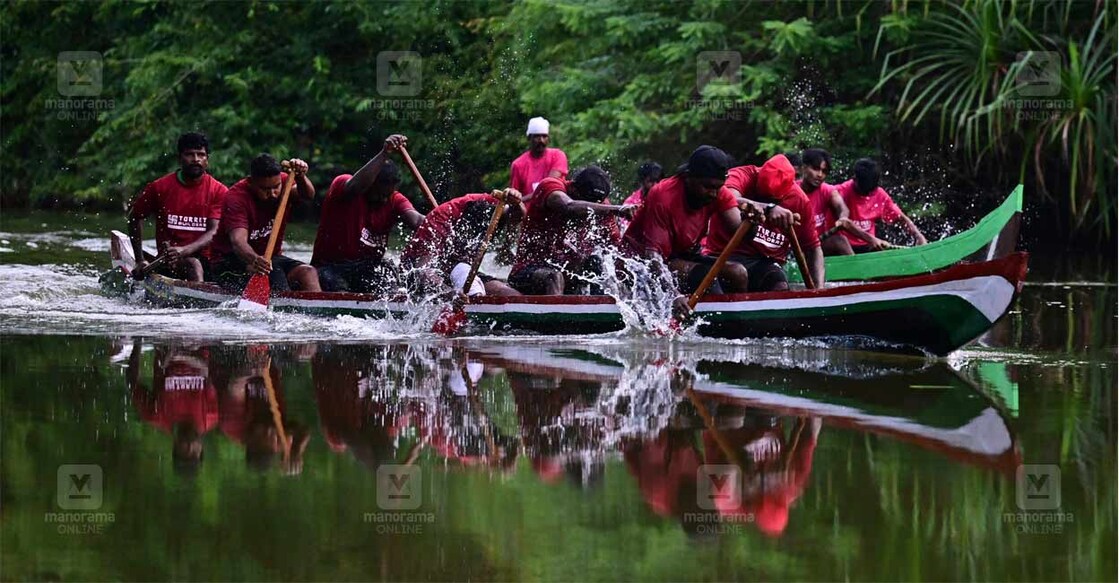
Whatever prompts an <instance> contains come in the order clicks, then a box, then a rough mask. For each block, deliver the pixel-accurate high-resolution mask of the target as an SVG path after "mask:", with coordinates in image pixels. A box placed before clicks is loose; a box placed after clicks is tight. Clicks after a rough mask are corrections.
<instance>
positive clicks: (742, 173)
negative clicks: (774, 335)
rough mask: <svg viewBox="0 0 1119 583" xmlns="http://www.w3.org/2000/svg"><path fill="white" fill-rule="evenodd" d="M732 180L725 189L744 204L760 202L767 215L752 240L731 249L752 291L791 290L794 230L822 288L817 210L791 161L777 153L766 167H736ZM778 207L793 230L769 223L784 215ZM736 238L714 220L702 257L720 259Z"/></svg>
mask: <svg viewBox="0 0 1119 583" xmlns="http://www.w3.org/2000/svg"><path fill="white" fill-rule="evenodd" d="M730 176H731V177H730V178H729V179H728V180H727V183H726V185H725V188H726V189H727V190H729V191H731V192H733V193H734V195H735V196H736V197H737V198H738V202H739V204H761V205H762V206H763V209H762V213H763V214H764V215H765V216H766V217H767V220H766V221H764V222H762V223H759V224H758V225H756V231H755V234H754V237H753V239H751V240H750V241H743V242H742V243H740V244H739V245H738V248H736V249H734V250H732V251H731V260H732V261H736V262H738V263H741V264H742V265H743V266H744V267H746V271H747V272H748V273H749V284H748V290H749V291H752V292H753V291H758V292H763V291H780V290H787V289H789V282H788V280H787V279H786V277H785V269H784V267H783V266H784V264H785V260H786V258H787V257H788V255H789V248H790V246H791V243H790V240H789V237H788V235H787V233H788V232H789V229H790V228H791V229H793V230H795V232H796V235H797V239H798V241H799V242H800V245H801V248H802V249H803V250H804V255H805V258H806V259H807V260H808V265H807V269H808V270H809V271H810V272H811V273H812V279H813V280H815V281H816V282H817V285H822V284H823V281H824V254H823V252H821V251H820V239H819V237H818V236H817V234H816V225H815V224H814V222H813V221H812V220H811V219H810V217H811V216H812V206H811V204H810V203H809V202H808V197H807V196H805V194H804V192H802V191H801V189H800V187H799V186H797V185H796V182H795V180H796V171H795V170H794V169H793V165H792V164H791V163H789V159H788V158H787V157H786V156H785V155H783V154H778V155H776V156H774V157H772V158H770V159H769V160H767V161H766V162H765V164H763V165H762V167H761V168H758V167H756V166H739V167H737V168H732V169H731V170H730ZM778 209H781V210H782V211H791V213H792V215H793V226H791V227H788V228H780V227H778V226H776V221H774V220H769V218H770V217H773V216H775V214H777V213H778V212H779V211H778ZM802 217H803V220H802V219H801V218H802ZM732 235H733V233H732V232H728V231H727V230H726V227H725V226H724V225H723V224H721V223H719V222H717V221H712V222H711V232H710V234H709V235H708V236H707V239H706V240H705V241H704V245H703V253H704V254H705V255H708V256H710V257H717V256H718V255H719V254H720V253H722V252H723V249H724V248H725V247H726V245H727V243H728V242H729V241H730V238H731V236H732Z"/></svg>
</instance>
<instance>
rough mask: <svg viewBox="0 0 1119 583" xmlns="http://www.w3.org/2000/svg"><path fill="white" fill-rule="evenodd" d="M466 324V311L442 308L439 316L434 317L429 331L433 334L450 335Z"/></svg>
mask: <svg viewBox="0 0 1119 583" xmlns="http://www.w3.org/2000/svg"><path fill="white" fill-rule="evenodd" d="M465 325H466V312H465V311H463V310H453V309H451V308H444V309H443V311H442V313H440V314H439V317H438V318H436V319H435V324H433V325H432V326H431V331H432V333H434V334H440V335H442V336H451V335H453V334H454V333H456V332H458V331H459V329H460V328H462V327H463V326H465Z"/></svg>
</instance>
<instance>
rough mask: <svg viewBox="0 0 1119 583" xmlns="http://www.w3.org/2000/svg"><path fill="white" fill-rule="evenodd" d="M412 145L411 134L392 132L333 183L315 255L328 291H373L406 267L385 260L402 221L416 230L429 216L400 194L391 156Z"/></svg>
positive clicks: (392, 282) (393, 283)
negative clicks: (356, 167)
mask: <svg viewBox="0 0 1119 583" xmlns="http://www.w3.org/2000/svg"><path fill="white" fill-rule="evenodd" d="M407 145H408V138H406V137H404V136H402V135H399V134H394V135H391V136H389V137H388V138H386V139H385V145H384V147H383V148H382V149H381V151H380V152H378V153H377V155H376V156H374V157H373V158H372V159H370V160H369V161H368V162H366V164H365V165H364V166H362V167H361V169H360V170H358V171H357V173H356V174H354V175H352V176H351V175H349V174H342V175H340V176H338V177H336V178H335V179H334V181H333V182H331V184H330V190H328V191H327V193H326V199H325V200H323V204H322V215H321V217H320V218H319V230H318V234H317V235H315V251H314V253H313V254H312V255H311V265H313V266H314V267H315V268H316V269H318V271H319V282H320V283H321V284H322V288H323V290H325V291H353V292H365V293H373V292H384V291H387V290H388V289H392V288H394V287H396V281H397V280H398V279H399V275H400V273H399V272H400V270H399V269H398V268H397V266H396V265H395V264H394V263H393V262H392V261H390V260H386V259H385V247H386V246H387V245H388V240H389V234H390V233H391V232H392V229H393V227H395V226H396V224H397V223H401V224H403V225H404V227H405V228H407V229H408V230H409V231H415V230H416V227H418V226H420V222H422V221H423V219H424V216H423V215H421V214H420V213H418V212H416V209H415V208H413V207H412V203H411V202H409V201H408V198H407V197H405V196H404V195H403V194H401V193H399V192H397V190H396V188H397V187H398V186H399V185H400V171H399V170H397V167H396V165H395V164H393V163H392V161H391V160H389V159H388V155H389V154H391V153H393V152H397V151H399V149H400V148H401V147H402V146H407Z"/></svg>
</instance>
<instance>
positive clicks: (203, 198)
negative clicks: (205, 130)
mask: <svg viewBox="0 0 1119 583" xmlns="http://www.w3.org/2000/svg"><path fill="white" fill-rule="evenodd" d="M178 150H179V170H178V171H176V172H172V173H171V174H168V175H166V176H164V177H162V178H160V179H158V180H156V181H154V182H151V183H149V184H148V185H147V186H145V187H144V190H143V191H142V192H140V196H138V197H136V200H134V201H132V206H131V208H130V209H129V211H128V236H129V238H130V239H131V240H132V251H133V253H135V255H136V259H137V262H136V270H135V271H133V275H134V276H136V277H138V278H142V277H143V276H144V275H145V274H146V272H147V269H146V268H147V266H148V261H147V259H145V257H144V252H143V242H144V233H143V225H144V219H145V218H147V217H150V216H155V221H156V223H155V243H156V248H157V249H158V253H159V254H160V255H166V256H167V262H166V263H165V264H164V266H163V267H161V268H160V269H159V272H160V273H163V274H165V275H169V276H171V277H178V278H181V279H186V280H188V281H202V280H203V279H205V278H206V277H207V276H208V275H209V268H210V241H212V240H213V238H214V234H215V233H217V231H218V221H219V220H220V219H221V208H222V200H223V198H224V197H225V193H226V191H227V190H229V189H228V188H226V187H225V185H224V184H222V183H221V182H218V180H217V179H215V178H214V177H213V176H211V175H210V174H209V173H208V172H207V170H208V169H209V167H210V142H209V140H207V139H206V136H205V135H203V134H199V133H195V132H188V133H185V134H183V135H181V136H179V143H178Z"/></svg>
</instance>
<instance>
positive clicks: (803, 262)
mask: <svg viewBox="0 0 1119 583" xmlns="http://www.w3.org/2000/svg"><path fill="white" fill-rule="evenodd" d="M789 241H791V242H792V244H793V253H794V254H795V255H796V259H797V268H799V269H800V277H801V279H803V280H804V286H805V287H807V288H808V289H816V282H815V281H814V280H813V279H812V272H811V271H809V269H808V260H807V259H806V258H805V257H804V249H803V248H801V246H800V240H799V239H798V238H797V231H796V228H795V227H791V228H789Z"/></svg>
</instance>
